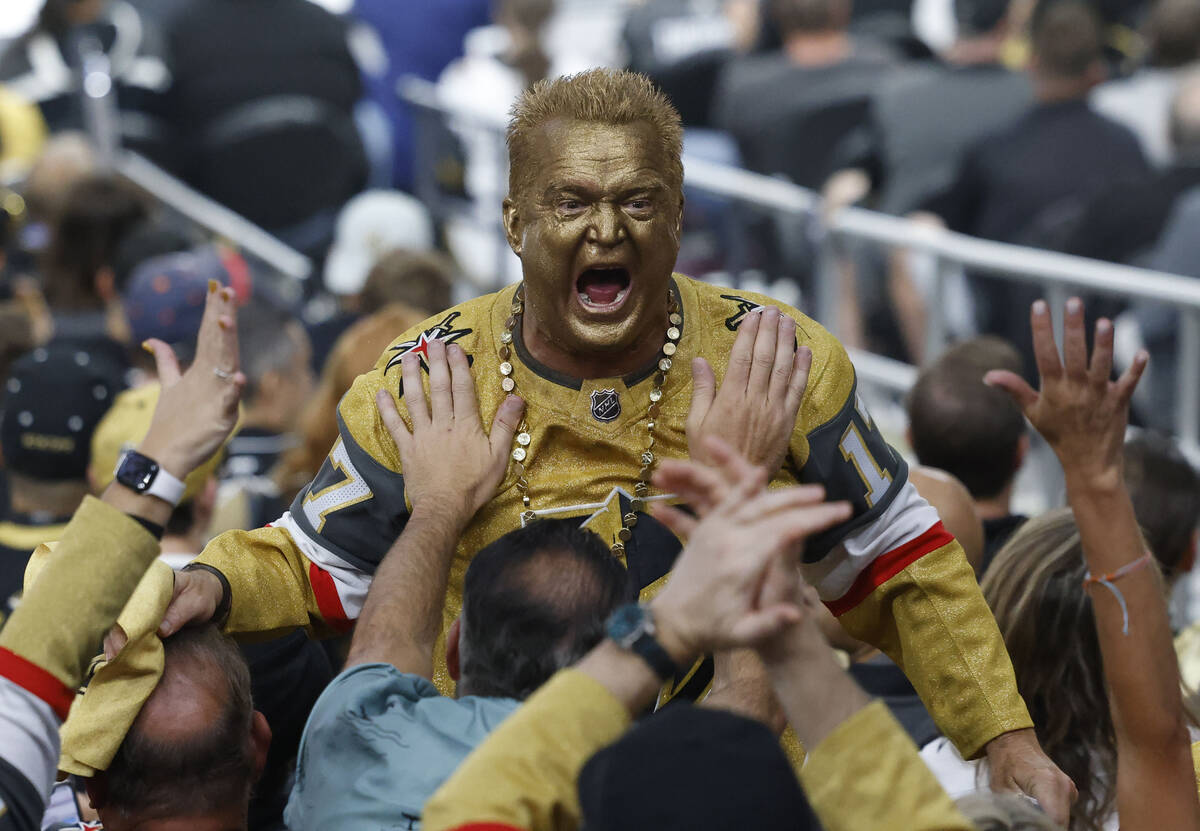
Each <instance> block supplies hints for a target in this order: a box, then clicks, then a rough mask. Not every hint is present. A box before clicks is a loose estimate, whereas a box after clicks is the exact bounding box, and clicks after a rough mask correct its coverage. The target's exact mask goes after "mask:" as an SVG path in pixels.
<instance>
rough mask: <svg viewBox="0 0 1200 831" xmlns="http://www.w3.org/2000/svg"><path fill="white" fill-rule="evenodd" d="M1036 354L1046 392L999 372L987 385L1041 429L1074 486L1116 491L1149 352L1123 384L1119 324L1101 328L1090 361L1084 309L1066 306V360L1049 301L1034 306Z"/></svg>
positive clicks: (1076, 303) (1137, 361)
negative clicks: (1117, 370) (1116, 347)
mask: <svg viewBox="0 0 1200 831" xmlns="http://www.w3.org/2000/svg"><path fill="white" fill-rule="evenodd" d="M1031 321H1032V324H1033V349H1034V355H1035V357H1036V358H1037V366H1038V374H1039V375H1040V376H1041V391H1040V392H1035V391H1034V390H1033V388H1032V387H1030V386H1029V384H1027V383H1026V382H1025V380H1024V379H1023V378H1021V377H1020V376H1019V375H1016V374H1015V373H1012V372H1009V371H1007V370H992V371H991V372H989V373H988V374H987V375H986V376H984V381H985V383H987V384H990V385H992V386H994V387H999V388H1000V389H1003V390H1005V391H1006V392H1008V394H1009V395H1011V396H1012V397H1013V399H1014V400H1015V401H1016V402H1017V405H1018V406H1020V407H1021V409H1022V411H1023V412H1024V413H1025V417H1026V418H1028V419H1029V421H1030V423H1032V424H1033V426H1034V428H1035V429H1036V430H1037V431H1038V432H1039V433H1041V434H1042V436H1043V437H1044V438H1045V439H1046V441H1047V442H1048V443H1049V444H1050V446H1051V447H1052V448H1053V449H1054V452H1055V454H1056V455H1057V456H1058V459H1059V462H1060V463H1061V464H1062V466H1063V471H1064V472H1065V473H1066V475H1067V479H1068V482H1072V481H1073V482H1075V483H1077V484H1079V485H1087V486H1091V485H1099V486H1104V487H1110V488H1111V487H1115V486H1116V485H1117V484H1119V482H1120V478H1121V447H1122V444H1123V443H1124V440H1125V427H1126V424H1127V423H1128V417H1129V401H1130V399H1131V398H1132V397H1133V391H1134V388H1135V387H1136V386H1137V383H1138V380H1139V379H1140V378H1141V377H1142V372H1143V371H1145V369H1146V362H1147V361H1148V360H1149V355H1148V354H1147V353H1146V351H1145V350H1142V351H1141V352H1139V353H1138V354H1137V356H1135V357H1134V359H1133V363H1132V364H1131V365H1130V366H1129V368H1128V369H1126V370H1125V372H1124V374H1123V375H1121V377H1120V378H1118V379H1117V380H1116V381H1112V380H1110V376H1111V374H1112V366H1113V326H1112V322H1111V321H1108V320H1105V319H1101V320H1099V321H1097V322H1096V336H1095V346H1094V348H1093V350H1092V357H1091V361H1090V362H1089V360H1088V354H1087V339H1086V337H1085V330H1084V317H1083V303H1082V302H1081V301H1080V300H1079V298H1077V297H1073V298H1071V299H1070V300H1068V301H1067V309H1066V315H1065V320H1064V323H1063V354H1062V359H1061V360H1060V358H1059V352H1058V346H1057V344H1055V342H1054V330H1053V327H1052V326H1051V322H1050V310H1049V308H1048V307H1047V305H1046V303H1045V301H1042V300H1039V301H1037V302H1036V303H1034V304H1033V309H1032V311H1031Z"/></svg>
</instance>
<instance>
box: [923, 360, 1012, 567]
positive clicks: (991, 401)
mask: <svg viewBox="0 0 1200 831" xmlns="http://www.w3.org/2000/svg"><path fill="white" fill-rule="evenodd" d="M1020 366H1021V356H1020V354H1019V353H1018V352H1017V350H1016V349H1014V348H1013V347H1012V346H1011V345H1010V344H1008V343H1005V342H1004V341H1003V340H1001V339H999V338H995V337H982V338H976V339H974V340H969V341H964V342H962V343H960V344H958V345H957V346H954V347H952V348H951V349H949V350H947V351H946V352H944V353H943V354H942V355H941V357H939V358H938V359H937V360H936V361H935V362H934V363H932V364H931V365H929V366H928V367H926V368H925V369H923V370H922V371H921V373H920V375H918V376H917V382H916V384H914V385H913V388H912V391H911V392H910V393H909V397H908V402H907V404H908V422H909V424H908V443H909V444H910V445H911V446H912V448H913V451H914V452H915V453H916V455H917V459H918V461H920V463H921V464H922V465H929V466H931V467H935V468H939V469H941V470H944V471H946V472H947V473H950V474H951V475H953V476H954V477H956V478H957V479H958V480H959V481H961V482H962V483H963V484H964V485H965V486H966V488H967V490H968V491H969V492H970V494H971V498H972V499H973V500H974V502H975V511H976V513H978V514H979V517H980V519H981V520H983V535H984V550H983V558H982V560H981V562H980V564H979V567H978V568H977V569H976V571H977V573H978V574H979V575H980V576H981V577H982V575H983V574H984V572H985V571H986V570H987V568H988V566H989V565H990V564H991V562H992V559H993V558H994V557H995V556H996V553H997V552H998V551H999V550H1000V549H1001V547H1003V545H1004V543H1005V542H1007V541H1008V538H1009V537H1010V536H1012V534H1013V533H1014V532H1015V531H1016V530H1017V528H1019V527H1020V526H1021V525H1022V523H1024V522H1025V520H1026V519H1027V518H1028V517H1025V516H1022V515H1020V514H1014V513H1012V509H1011V501H1012V493H1013V483H1014V481H1015V479H1016V476H1017V471H1019V470H1020V468H1021V465H1022V463H1023V462H1024V460H1025V456H1026V455H1027V454H1028V452H1029V436H1028V435H1026V432H1025V417H1024V416H1023V415H1021V411H1020V410H1019V409H1017V406H1016V405H1015V404H1014V403H1013V402H1012V399H1011V398H1009V397H1008V395H1007V394H1006V393H1004V392H1003V391H1002V390H996V389H992V388H991V387H989V386H986V385H985V384H984V383H983V376H984V375H985V374H986V373H987V372H988V371H989V370H992V369H1007V370H1010V371H1013V372H1015V371H1017V370H1019V369H1020Z"/></svg>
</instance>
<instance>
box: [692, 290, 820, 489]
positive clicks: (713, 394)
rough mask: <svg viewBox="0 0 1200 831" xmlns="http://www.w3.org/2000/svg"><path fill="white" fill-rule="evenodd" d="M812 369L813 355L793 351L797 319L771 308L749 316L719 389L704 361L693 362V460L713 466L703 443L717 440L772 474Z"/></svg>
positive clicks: (783, 451) (781, 456) (804, 349)
mask: <svg viewBox="0 0 1200 831" xmlns="http://www.w3.org/2000/svg"><path fill="white" fill-rule="evenodd" d="M811 366H812V350H811V349H809V348H808V347H807V346H801V347H800V348H799V349H797V348H796V321H795V320H793V319H792V318H791V317H789V316H787V315H785V314H782V313H780V311H779V310H778V309H776V308H775V307H773V306H766V307H760V308H758V309H755V310H754V311H753V312H752V313H750V314H748V315H747V316H746V318H745V319H744V320H743V321H742V325H741V326H740V327H739V328H738V335H737V339H736V340H735V341H734V343H733V351H732V352H731V353H730V355H729V368H728V369H727V370H726V372H725V378H724V379H723V380H722V381H721V387H720V389H717V384H716V376H715V375H714V374H713V370H712V367H711V366H709V364H708V361H706V360H705V359H704V358H696V359H694V360H693V361H692V405H691V410H690V411H689V412H688V418H687V438H688V453H689V455H690V456H691V458H692V459H693V460H695V461H698V462H701V463H706V464H707V463H711V462H712V458H711V457H710V456H709V455H708V452H707V450H706V449H705V447H706V445H705V443H704V439H705V438H706V437H708V436H714V435H719V436H721V437H723V438H724V439H725V440H726V441H728V442H729V443H730V444H731V445H732V446H733V448H734V449H735V450H737V451H738V452H739V453H741V455H743V456H745V457H746V458H747V459H748V460H749V461H750V462H751V463H752V464H755V465H762V466H763V467H765V468H766V469H767V472H768V473H770V474H771V475H774V474H775V472H776V471H778V470H779V468H780V466H781V465H782V464H783V460H784V458H785V457H786V456H787V449H788V442H789V441H790V440H791V437H792V431H793V430H795V427H796V414H797V413H798V412H799V411H800V403H801V401H803V399H804V389H805V387H806V386H807V385H808V370H809V368H810V367H811Z"/></svg>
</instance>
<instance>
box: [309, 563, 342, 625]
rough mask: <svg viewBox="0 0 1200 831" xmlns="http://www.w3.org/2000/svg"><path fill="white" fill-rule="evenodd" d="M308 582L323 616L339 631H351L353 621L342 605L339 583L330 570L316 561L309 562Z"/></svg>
mask: <svg viewBox="0 0 1200 831" xmlns="http://www.w3.org/2000/svg"><path fill="white" fill-rule="evenodd" d="M308 582H309V584H310V585H311V586H312V590H313V596H314V597H316V599H317V609H318V610H320V612H321V617H322V618H324V619H325V622H326V623H328V624H329V625H330V626H331V627H333V628H334V629H336V630H337V631H339V632H348V631H350V626H351V624H352V623H353V621H351V620H350V619H349V618H348V617H347V616H346V610H345V608H343V607H342V598H341V597H339V596H338V590H337V584H336V583H334V582H333V577H331V576H330V574H329V572H328V571H326V570H325V569H323V568H321V567H320V566H319V565H317V564H316V563H312V562H310V563H309V564H308Z"/></svg>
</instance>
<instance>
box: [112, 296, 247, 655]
mask: <svg viewBox="0 0 1200 831" xmlns="http://www.w3.org/2000/svg"><path fill="white" fill-rule="evenodd" d="M145 346H146V348H147V349H149V350H150V352H152V353H153V354H154V363H155V365H156V367H157V370H158V378H159V382H160V383H161V384H162V392H161V393H160V394H159V396H158V404H157V405H156V406H155V408H154V417H153V419H152V420H151V422H150V429H149V430H148V431H147V432H146V438H145V439H143V440H142V443H141V445H139V447H138V449H139V450H140V451H141V452H142V453H145V454H146V455H147V456H149V457H150V458H152V459H154V460H155V461H157V462H158V463H159V464H160V465H162V467H163V468H164V469H165V470H167V471H168V472H170V473H171V474H173V475H174V476H176V477H177V478H179V479H184V478H186V477H187V475H188V474H189V473H191V472H192V471H193V470H195V469H196V468H197V467H198V466H200V465H201V464H203V463H204V462H206V461H208V459H209V458H210V457H211V456H212V455H213V454H214V453H216V452H217V450H219V449H220V447H221V445H222V444H224V442H225V440H226V439H227V438H229V434H230V433H231V432H232V431H233V428H234V426H235V425H236V424H237V415H238V401H239V400H240V398H241V394H242V388H243V387H244V386H245V385H246V376H245V375H243V374H242V372H241V371H240V370H239V368H238V344H237V307H236V305H235V303H234V294H233V289H230V288H224V289H223V288H219V287H218V286H217V284H216V282H215V281H214V282H210V283H209V285H208V299H207V301H206V303H205V306H204V316H203V318H201V320H200V333H199V335H197V338H196V359H195V360H194V361H192V365H191V366H190V367H188V370H187V372H184V373H182V374H181V373H180V371H179V361H178V360H177V359H176V357H175V353H174V352H173V351H172V350H171V347H170V346H168V345H167V344H165V343H163V342H162V341H160V340H149V341H146V344H145ZM223 594H224V586H223V585H222V583H221V581H220V580H219V579H218V578H217V577H216V576H215V575H214V574H212V573H210V572H207V571H181V572H179V573H177V574H176V575H175V589H174V593H173V595H172V597H171V603H170V605H169V606H168V607H167V612H166V614H165V615H164V617H163V622H162V624H161V625H160V626H159V629H158V632H159V634H160V635H161V636H162V637H166V636H167V635H170V634H172V633H174V632H177V631H178V630H179V629H180V628H182V627H183V626H186V625H187V624H189V623H202V622H204V621H207V620H211V619H212V617H213V615H214V614H215V612H216V610H217V607H218V606H219V605H220V604H221V599H222V596H223ZM119 647H120V641H119V639H114V640H113V641H112V642H111V643H110V644H109V646H108V647H106V651H107V650H108V649H109V648H112V649H114V650H115V649H119Z"/></svg>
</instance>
